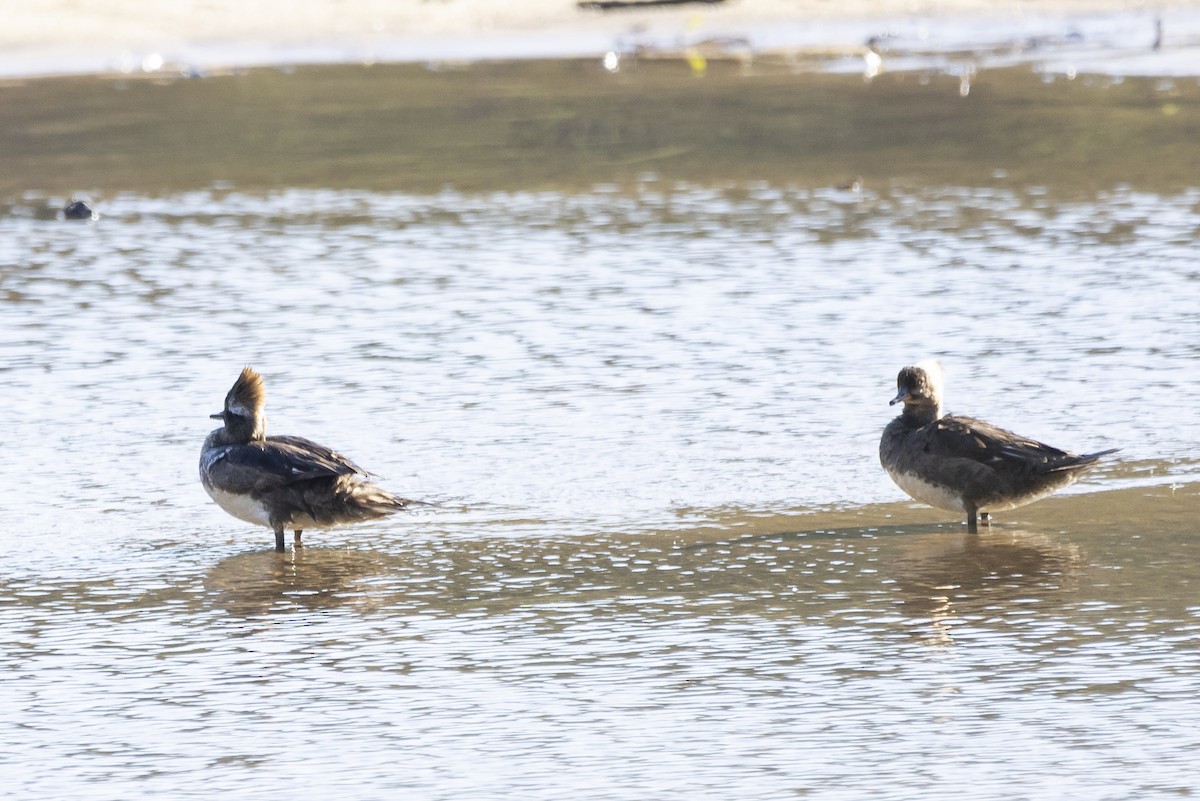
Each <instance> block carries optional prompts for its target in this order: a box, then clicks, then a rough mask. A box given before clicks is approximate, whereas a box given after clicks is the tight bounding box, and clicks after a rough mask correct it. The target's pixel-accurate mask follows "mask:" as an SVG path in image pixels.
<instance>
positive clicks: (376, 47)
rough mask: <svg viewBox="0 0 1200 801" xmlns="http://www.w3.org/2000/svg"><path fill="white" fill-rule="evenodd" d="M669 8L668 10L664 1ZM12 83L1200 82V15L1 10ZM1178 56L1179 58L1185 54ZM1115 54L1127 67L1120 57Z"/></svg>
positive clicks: (868, 5)
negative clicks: (1033, 59)
mask: <svg viewBox="0 0 1200 801" xmlns="http://www.w3.org/2000/svg"><path fill="white" fill-rule="evenodd" d="M658 2H659V3H662V2H663V0H658ZM0 17H2V18H3V19H4V25H3V26H0V75H8V76H16V75H42V74H64V73H87V72H110V71H119V72H133V71H139V70H142V71H154V70H157V69H164V68H166V69H173V68H175V67H180V68H183V69H191V70H212V69H221V68H231V67H244V66H255V65H261V64H279V63H354V62H368V63H373V62H376V61H383V62H388V61H422V60H455V59H461V60H477V59H508V58H553V57H578V56H587V55H592V54H595V53H604V52H607V51H610V50H620V49H622V48H631V47H636V48H639V49H644V50H656V51H671V50H678V49H683V48H687V47H692V46H695V45H696V44H703V45H705V46H708V47H710V48H715V49H718V50H720V49H725V50H734V51H737V52H739V53H743V54H744V53H746V52H753V53H762V52H776V53H777V52H792V53H801V54H812V53H826V52H835V53H838V52H848V51H850V52H852V51H854V50H856V49H860V50H861V49H862V48H863V47H864V46H865V43H867V42H869V41H875V42H881V41H887V40H891V39H901V40H905V39H908V40H912V42H910V43H909V44H910V45H920V46H922V47H926V48H932V49H939V48H940V49H947V50H956V49H961V48H968V49H971V48H978V47H985V48H1003V49H1006V50H1012V49H1013V48H1014V47H1016V48H1019V49H1021V50H1028V49H1030V47H1031V46H1032V47H1038V46H1040V45H1043V44H1045V43H1047V42H1053V41H1055V40H1070V41H1073V42H1075V43H1077V44H1078V43H1086V44H1087V45H1089V46H1090V47H1092V48H1095V47H1097V46H1100V47H1103V46H1104V45H1105V44H1108V45H1110V46H1111V47H1117V48H1120V49H1122V50H1137V51H1141V50H1144V49H1153V50H1154V51H1155V52H1159V53H1165V54H1166V55H1165V56H1159V57H1158V58H1157V59H1155V61H1154V62H1153V66H1147V65H1144V64H1142V65H1140V66H1138V67H1135V68H1134V71H1136V72H1142V73H1145V72H1147V71H1148V72H1155V73H1161V72H1170V73H1178V72H1180V71H1189V70H1190V71H1195V69H1196V67H1195V66H1191V65H1194V64H1197V63H1200V59H1196V58H1194V55H1195V49H1196V47H1197V44H1198V43H1200V3H1197V2H1195V1H1194V0H1187V1H1186V2H1172V3H1141V2H1129V0H1124V1H1120V0H1047V2H1034V1H1030V2H1002V3H992V2H982V1H981V0H950V1H949V2H921V1H920V0H847V1H846V2H830V1H829V0H725V1H724V2H721V1H720V0H718V1H717V2H691V3H680V4H675V3H669V4H656V5H648V4H647V3H645V2H639V0H598V1H597V2H595V3H591V4H586V3H578V2H576V0H525V1H524V2H521V3H509V2H502V1H501V0H399V1H398V2H391V1H389V2H383V0H368V1H366V2H344V1H339V0H326V1H325V2H308V3H295V2H285V1H284V0H251V1H250V2H235V0H207V1H205V2H201V1H199V0H197V1H196V2H178V3H158V4H155V3H145V2H139V1H135V0H111V1H108V2H101V0H75V1H74V2H72V1H71V0H48V1H47V2H39V3H36V4H30V3H26V2H14V0H5V2H0ZM1172 54H1173V55H1172ZM1110 55H1111V54H1110Z"/></svg>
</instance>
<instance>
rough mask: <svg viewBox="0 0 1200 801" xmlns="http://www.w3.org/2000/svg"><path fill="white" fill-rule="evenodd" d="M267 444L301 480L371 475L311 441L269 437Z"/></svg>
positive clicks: (298, 438) (333, 451)
mask: <svg viewBox="0 0 1200 801" xmlns="http://www.w3.org/2000/svg"><path fill="white" fill-rule="evenodd" d="M266 444H267V448H268V449H269V450H272V451H274V452H275V453H277V455H278V458H280V459H285V460H287V464H288V467H289V468H290V469H292V470H293V471H294V472H296V474H297V476H299V477H301V478H317V477H320V476H345V475H350V474H351V473H358V474H359V475H361V476H368V475H370V474H369V473H368V472H367V471H366V470H363V469H362V468H361V467H359V466H358V465H356V464H355V463H354V462H352V461H350V460H349V459H347V458H346V457H345V456H342V455H341V454H340V453H338V452H337V451H335V450H332V449H330V448H326V447H325V446H324V445H318V444H317V443H315V442H313V441H312V440H311V439H305V438H304V437H292V436H278V437H267V442H266Z"/></svg>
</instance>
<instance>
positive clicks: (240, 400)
mask: <svg viewBox="0 0 1200 801" xmlns="http://www.w3.org/2000/svg"><path fill="white" fill-rule="evenodd" d="M265 402H266V389H265V387H264V386H263V380H262V376H261V375H259V374H258V373H256V372H255V371H254V370H252V369H250V368H249V367H247V368H245V369H244V370H242V374H241V375H240V376H238V379H237V381H236V382H235V383H234V385H233V387H232V388H231V389H230V390H229V394H227V395H226V396H225V408H224V410H222V411H221V412H219V413H217V414H214V415H212V417H213V418H214V419H217V420H221V421H223V423H224V425H222V426H221V428H218V429H216V430H215V431H213V432H212V433H211V434H209V435H208V438H207V439H205V440H204V447H203V448H202V449H201V451H200V481H201V482H202V483H203V484H204V489H205V490H206V491H207V492H208V494H209V495H210V496H211V497H212V499H213V500H214V501H216V502H217V505H218V506H220V507H221V508H222V509H224V510H225V511H226V512H229V514H231V515H233V516H234V517H236V518H237V519H238V520H244V521H246V522H247V523H254V524H256V525H260V526H266V527H268V528H270V529H272V530H273V531H274V532H275V550H277V551H282V550H284V538H283V532H284V529H288V528H290V529H292V530H293V531H294V532H295V543H296V545H297V546H299V545H300V535H301V534H302V533H303V532H304V529H309V528H319V529H323V528H333V527H334V526H340V525H344V524H347V523H355V522H358V521H360V520H371V519H374V518H378V517H384V516H385V515H390V514H392V513H394V512H398V511H400V510H401V509H407V508H408V507H410V506H412V505H414V504H419V503H420V501H411V500H408V499H406V498H397V497H396V496H395V495H392V494H391V493H389V492H387V491H386V490H383V489H380V488H379V487H377V486H375V485H374V484H372V483H371V482H370V481H368V480H367V478H368V475H369V474H368V473H367V472H366V471H365V470H363V469H362V468H361V467H359V466H358V465H356V464H355V463H354V462H352V461H350V460H349V459H347V458H346V457H345V456H342V455H341V454H340V453H337V452H336V451H332V450H330V449H329V448H326V447H325V446H324V445H318V444H317V443H315V442H313V441H311V440H307V439H305V438H304V437H290V436H275V437H268V436H267V435H266V415H264V414H263V406H264V404H265Z"/></svg>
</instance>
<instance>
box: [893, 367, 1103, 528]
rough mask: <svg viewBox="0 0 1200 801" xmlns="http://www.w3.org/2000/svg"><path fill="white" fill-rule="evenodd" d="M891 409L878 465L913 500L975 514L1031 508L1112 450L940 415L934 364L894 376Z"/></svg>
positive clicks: (938, 372)
mask: <svg viewBox="0 0 1200 801" xmlns="http://www.w3.org/2000/svg"><path fill="white" fill-rule="evenodd" d="M896 388H897V389H898V390H899V392H898V393H897V395H896V397H895V398H893V399H892V401H891V404H892V405H895V404H897V403H900V402H901V401H903V402H904V412H903V413H902V414H901V415H900V416H899V417H897V418H896V419H895V420H893V421H892V422H890V423H888V425H887V428H885V429H884V430H883V439H882V440H880V442H879V461H880V462H882V463H883V467H884V469H885V470H887V472H888V475H889V476H891V477H892V481H895V482H896V485H897V486H899V487H900V489H902V490H904V491H905V492H907V493H908V494H909V495H910V496H912V498H914V499H915V500H918V501H921V502H922V503H927V504H929V505H930V506H933V507H936V508H938V509H947V510H950V511H954V512H966V513H967V531H968V532H970V533H972V534H974V533H976V530H977V529H976V515H977V514H978V515H980V516H982V518H983V524H984V525H989V524H990V519H989V514H990V513H991V512H1003V511H1007V510H1009V509H1016V508H1017V507H1019V506H1025V505H1026V504H1030V503H1033V502H1034V501H1036V500H1040V499H1041V498H1044V497H1046V496H1047V495H1049V494H1050V493H1052V492H1055V491H1056V490H1060V489H1062V488H1063V487H1066V486H1068V485H1070V484H1074V483H1075V481H1076V480H1077V479H1078V478H1079V476H1081V475H1082V474H1083V473H1085V472H1086V471H1087V470H1089V469H1091V468H1092V467H1094V466H1095V465H1096V462H1097V460H1098V459H1099V458H1100V457H1101V456H1105V455H1107V454H1110V453H1113V452H1115V451H1118V450H1120V448H1112V449H1110V450H1106V451H1097V452H1096V453H1085V454H1082V455H1079V454H1074V453H1071V452H1069V451H1062V450H1059V449H1058V448H1052V447H1050V446H1049V445H1045V444H1043V443H1041V442H1038V441H1036V440H1032V439H1029V438H1027V437H1022V436H1020V435H1018V434H1014V433H1012V432H1011V431H1005V430H1004V429H1002V428H997V427H996V426H993V425H990V424H988V423H985V422H983V421H982V420H976V419H974V418H971V417H954V416H950V415H947V416H945V417H943V416H942V366H941V365H940V364H939V363H938V362H936V361H923V362H918V363H916V364H913V365H910V366H908V367H905V368H904V369H902V370H901V371H900V374H899V375H898V376H897V377H896Z"/></svg>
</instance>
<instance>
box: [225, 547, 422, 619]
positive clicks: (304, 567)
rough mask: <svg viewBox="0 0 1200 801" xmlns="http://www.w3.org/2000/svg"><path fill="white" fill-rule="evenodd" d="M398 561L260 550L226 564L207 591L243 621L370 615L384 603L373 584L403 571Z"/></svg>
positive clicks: (357, 554)
mask: <svg viewBox="0 0 1200 801" xmlns="http://www.w3.org/2000/svg"><path fill="white" fill-rule="evenodd" d="M395 561H396V560H395V559H393V558H389V557H388V556H386V555H385V554H381V553H378V552H375V551H362V550H357V549H356V550H344V549H333V548H302V549H299V550H295V551H292V552H291V553H288V554H286V555H282V556H281V555H279V554H277V553H275V552H271V551H267V552H262V551H256V552H253V553H243V554H237V555H235V556H230V557H228V558H226V559H222V560H221V561H220V562H218V563H217V564H216V565H214V566H213V567H212V569H211V570H209V571H208V574H207V575H206V576H205V579H204V587H205V590H206V592H207V595H208V598H209V601H210V602H211V603H213V604H214V605H216V606H218V607H220V608H223V609H225V610H226V611H227V612H229V613H230V614H233V615H236V616H238V617H254V616H258V615H263V614H268V613H271V612H284V613H286V612H295V611H297V609H302V610H314V611H315V610H325V609H332V608H335V607H343V606H345V607H351V608H354V609H358V610H360V611H368V610H371V609H374V608H377V607H378V606H380V605H382V604H383V598H382V594H381V593H379V592H377V591H376V590H375V588H374V586H373V584H372V583H371V582H370V580H371V579H375V578H378V577H380V576H387V575H389V574H391V573H393V572H395V571H396V570H398V569H399V568H398V566H397V565H396V564H395Z"/></svg>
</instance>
